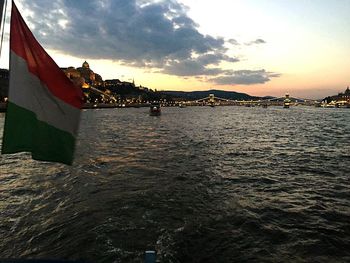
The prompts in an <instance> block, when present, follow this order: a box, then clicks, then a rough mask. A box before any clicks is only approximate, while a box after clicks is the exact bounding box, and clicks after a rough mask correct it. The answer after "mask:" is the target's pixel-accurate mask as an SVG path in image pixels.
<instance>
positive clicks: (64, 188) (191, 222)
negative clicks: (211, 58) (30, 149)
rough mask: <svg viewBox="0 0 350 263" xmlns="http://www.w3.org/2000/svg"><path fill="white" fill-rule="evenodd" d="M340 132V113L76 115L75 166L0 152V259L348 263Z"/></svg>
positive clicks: (191, 110) (344, 119) (348, 127)
mask: <svg viewBox="0 0 350 263" xmlns="http://www.w3.org/2000/svg"><path fill="white" fill-rule="evenodd" d="M3 122H4V115H3V114H2V115H0V132H1V134H2V130H3ZM349 131H350V111H349V110H348V109H322V108H312V107H293V108H290V109H283V108H281V107H270V108H267V109H262V108H246V107H235V106H231V107H215V108H210V107H187V108H163V112H162V115H161V116H159V117H152V116H149V115H148V109H147V108H138V109H137V108H128V109H103V110H86V111H84V112H83V115H82V121H81V128H80V133H79V140H78V144H77V150H76V159H75V163H74V165H73V166H72V167H69V166H65V165H60V164H52V163H45V162H38V161H33V160H31V159H30V158H29V155H28V154H26V153H21V154H15V155H6V156H5V155H1V156H0V171H1V175H0V258H45V259H72V260H78V259H80V260H85V261H88V262H142V260H143V255H144V251H145V250H156V251H157V259H158V261H159V262H350V180H349V179H350V171H349V167H350V133H349ZM0 136H2V135H0Z"/></svg>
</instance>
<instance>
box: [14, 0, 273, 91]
mask: <svg viewBox="0 0 350 263" xmlns="http://www.w3.org/2000/svg"><path fill="white" fill-rule="evenodd" d="M21 3H22V6H23V8H24V9H25V10H27V11H28V12H26V14H27V16H26V20H27V21H28V22H29V25H30V26H31V28H32V30H33V33H34V34H35V36H36V37H37V38H38V40H39V42H40V43H41V44H43V46H45V48H48V49H54V50H59V51H62V52H64V53H66V54H68V55H72V56H76V57H82V58H84V59H111V60H114V61H118V62H119V63H122V64H124V65H129V66H136V67H144V68H148V69H151V70H153V71H156V72H161V73H166V74H171V75H177V76H187V77H191V76H192V77H200V78H202V79H203V78H208V77H206V76H210V77H213V78H212V81H213V82H216V83H218V84H220V83H239V84H253V83H264V82H266V81H268V80H269V78H270V77H273V76H272V75H270V73H267V72H259V71H244V70H243V71H235V72H233V74H231V75H230V73H232V71H228V70H224V69H222V68H221V67H220V64H221V63H222V62H225V63H235V62H238V61H239V59H237V58H236V57H230V56H228V55H227V54H226V52H227V50H228V49H227V48H226V47H225V43H227V42H228V43H231V44H232V45H239V43H238V42H237V41H236V40H235V39H229V40H227V41H226V42H225V40H224V39H223V38H221V37H213V36H210V35H204V34H202V33H200V32H199V31H198V25H197V24H196V23H195V22H194V21H193V20H192V19H191V18H190V17H189V16H188V15H187V11H188V9H187V7H186V6H184V5H183V4H181V3H179V2H177V0H103V1H101V0H89V1H87V0H57V1H48V0H36V1H32V0H21ZM251 43H255V44H261V43H265V41H264V40H262V39H257V40H255V41H252V42H251Z"/></svg>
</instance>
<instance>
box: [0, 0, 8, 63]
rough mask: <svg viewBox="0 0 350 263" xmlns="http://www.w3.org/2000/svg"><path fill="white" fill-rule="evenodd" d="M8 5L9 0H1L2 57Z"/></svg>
mask: <svg viewBox="0 0 350 263" xmlns="http://www.w3.org/2000/svg"><path fill="white" fill-rule="evenodd" d="M6 6H7V0H0V16H1V17H0V18H1V19H0V31H1V40H0V58H1V52H2V43H3V40H4V35H5V20H6Z"/></svg>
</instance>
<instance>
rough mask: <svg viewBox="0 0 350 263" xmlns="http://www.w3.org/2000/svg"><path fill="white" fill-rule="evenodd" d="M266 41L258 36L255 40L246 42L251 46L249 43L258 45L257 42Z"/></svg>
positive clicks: (263, 42)
mask: <svg viewBox="0 0 350 263" xmlns="http://www.w3.org/2000/svg"><path fill="white" fill-rule="evenodd" d="M265 43H266V41H265V40H264V39H261V38H258V39H256V40H253V41H250V42H248V43H246V45H247V46H251V45H259V44H265Z"/></svg>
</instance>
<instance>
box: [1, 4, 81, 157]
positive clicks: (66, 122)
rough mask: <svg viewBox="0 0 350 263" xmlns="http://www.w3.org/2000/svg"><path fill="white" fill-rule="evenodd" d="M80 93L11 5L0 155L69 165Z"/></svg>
mask: <svg viewBox="0 0 350 263" xmlns="http://www.w3.org/2000/svg"><path fill="white" fill-rule="evenodd" d="M81 107H82V91H81V89H80V88H79V87H76V86H74V85H73V83H72V82H71V81H70V80H69V79H68V78H67V77H66V75H65V74H64V72H63V71H62V70H61V69H60V68H59V67H58V66H57V65H56V63H55V62H54V61H53V59H52V58H51V57H50V56H49V55H48V54H47V53H46V51H45V50H44V49H43V48H42V46H41V45H40V44H39V43H38V41H37V40H36V39H35V37H34V36H33V34H32V33H31V31H30V29H29V28H28V26H27V25H26V23H25V22H24V20H23V18H22V16H21V14H20V13H19V11H18V9H17V7H16V5H15V4H14V2H12V12H11V29H10V86H9V98H8V105H7V111H6V117H5V126H4V135H3V143H2V153H4V154H7V153H17V152H31V154H32V158H33V159H36V160H43V161H52V162H59V163H65V164H72V162H73V156H74V149H75V140H76V137H77V133H78V128H79V119H80V112H81V110H80V109H81Z"/></svg>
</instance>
